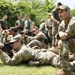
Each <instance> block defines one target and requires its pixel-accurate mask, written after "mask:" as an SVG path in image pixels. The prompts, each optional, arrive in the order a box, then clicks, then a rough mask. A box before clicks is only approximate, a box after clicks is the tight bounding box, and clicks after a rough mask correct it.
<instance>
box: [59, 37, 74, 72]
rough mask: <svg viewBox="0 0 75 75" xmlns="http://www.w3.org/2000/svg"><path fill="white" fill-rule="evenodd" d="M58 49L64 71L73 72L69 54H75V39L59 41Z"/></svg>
mask: <svg viewBox="0 0 75 75" xmlns="http://www.w3.org/2000/svg"><path fill="white" fill-rule="evenodd" d="M58 48H59V51H60V65H61V69H63V70H64V71H71V66H70V63H69V52H75V50H74V49H75V39H73V38H71V39H68V40H63V41H62V40H59V41H58Z"/></svg>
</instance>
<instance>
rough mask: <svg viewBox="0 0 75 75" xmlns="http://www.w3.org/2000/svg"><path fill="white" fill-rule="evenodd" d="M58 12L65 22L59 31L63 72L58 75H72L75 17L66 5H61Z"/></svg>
mask: <svg viewBox="0 0 75 75" xmlns="http://www.w3.org/2000/svg"><path fill="white" fill-rule="evenodd" d="M57 11H58V14H59V17H60V19H61V20H63V21H62V22H61V24H60V25H59V29H58V36H59V39H60V40H59V41H58V49H59V50H60V64H61V70H60V71H58V72H57V75H71V66H70V63H69V52H70V51H71V52H75V17H72V16H71V14H70V8H69V7H68V6H65V5H61V6H60V7H59V8H58V9H57Z"/></svg>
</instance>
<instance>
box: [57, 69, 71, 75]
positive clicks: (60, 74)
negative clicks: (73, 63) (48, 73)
mask: <svg viewBox="0 0 75 75" xmlns="http://www.w3.org/2000/svg"><path fill="white" fill-rule="evenodd" d="M56 75H72V73H71V72H69V71H63V70H62V69H61V70H59V71H58V72H57V73H56Z"/></svg>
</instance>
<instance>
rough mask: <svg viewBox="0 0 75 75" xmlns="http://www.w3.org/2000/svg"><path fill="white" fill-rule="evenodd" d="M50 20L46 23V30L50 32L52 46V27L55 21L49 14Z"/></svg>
mask: <svg viewBox="0 0 75 75" xmlns="http://www.w3.org/2000/svg"><path fill="white" fill-rule="evenodd" d="M48 17H49V19H48V20H47V22H46V30H47V31H48V36H49V38H50V39H51V43H50V46H52V25H53V21H52V20H51V13H49V14H48Z"/></svg>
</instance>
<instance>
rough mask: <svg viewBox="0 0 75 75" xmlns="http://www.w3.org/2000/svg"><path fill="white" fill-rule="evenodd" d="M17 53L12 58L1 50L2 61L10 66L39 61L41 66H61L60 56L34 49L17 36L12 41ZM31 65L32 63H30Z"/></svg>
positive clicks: (48, 51) (45, 50) (44, 50)
mask: <svg viewBox="0 0 75 75" xmlns="http://www.w3.org/2000/svg"><path fill="white" fill-rule="evenodd" d="M10 43H11V46H12V47H13V49H14V51H15V53H14V54H13V57H12V58H10V57H9V56H8V55H7V54H6V53H5V52H3V51H2V50H1V49H0V59H1V60H2V61H3V62H4V63H5V64H8V65H16V64H19V63H21V62H22V61H31V60H32V61H38V62H39V64H40V65H43V64H49V65H53V66H59V63H60V62H59V55H57V54H55V53H53V52H51V51H50V50H47V49H33V48H29V47H27V46H26V45H24V44H23V43H22V40H21V38H20V37H18V35H17V36H15V37H14V38H13V39H12V40H11V41H10ZM29 63H30V62H29Z"/></svg>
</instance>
